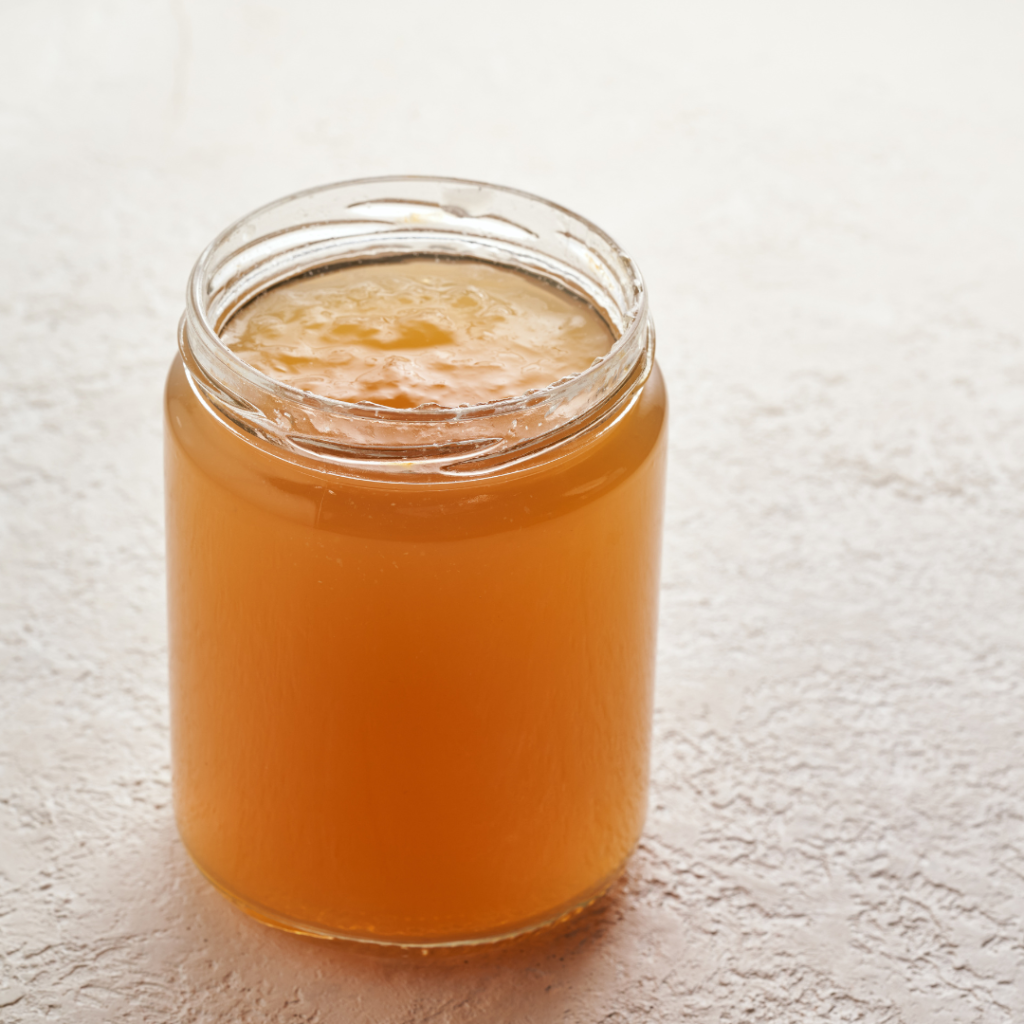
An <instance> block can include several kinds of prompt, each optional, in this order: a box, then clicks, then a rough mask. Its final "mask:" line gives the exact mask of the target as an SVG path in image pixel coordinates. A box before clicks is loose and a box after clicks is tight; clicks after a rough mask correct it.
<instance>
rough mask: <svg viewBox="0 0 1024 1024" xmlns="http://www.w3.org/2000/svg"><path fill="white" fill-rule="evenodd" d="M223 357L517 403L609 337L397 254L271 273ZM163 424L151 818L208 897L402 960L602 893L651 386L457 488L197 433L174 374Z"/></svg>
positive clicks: (639, 697) (649, 624)
mask: <svg viewBox="0 0 1024 1024" xmlns="http://www.w3.org/2000/svg"><path fill="white" fill-rule="evenodd" d="M332 293H333V294H334V296H335V297H334V298H333V299H332V298H331V294H332ZM346 295H347V296H348V297H347V298H346V297H345V296H346ZM488 311H490V313H488ZM495 311H497V312H495ZM499 314H500V315H499ZM488 315H491V319H490V320H488ZM325 325H326V326H325ZM403 332H404V333H403ZM439 335H445V337H439ZM353 339H354V340H353ZM552 339H553V340H552ZM224 340H225V342H226V343H227V344H229V346H230V347H232V349H233V350H234V351H235V352H236V354H238V355H239V356H240V357H242V358H244V359H247V360H248V361H250V362H252V363H253V364H254V365H255V366H257V367H258V368H259V369H261V370H262V371H263V372H265V373H267V374H268V375H271V376H276V377H278V378H279V379H283V380H285V381H287V382H288V383H292V384H293V385H295V386H299V387H303V388H306V389H307V390H316V391H318V392H320V393H322V394H324V393H326V394H330V395H332V396H334V397H341V398H344V399H346V400H348V401H360V400H363V401H365V400H372V401H375V402H378V403H381V404H387V403H391V404H393V405H397V406H398V407H407V406H408V405H409V404H422V403H423V402H424V401H425V402H433V403H435V404H449V405H450V404H461V403H462V402H480V401H487V400H490V399H489V398H488V397H485V396H490V397H492V398H493V397H502V396H503V395H504V394H508V393H509V390H508V389H509V388H512V389H513V390H512V391H511V394H521V393H523V392H524V391H526V390H530V389H531V388H535V387H543V386H544V385H545V384H548V383H551V382H552V381H554V380H556V379H559V378H561V377H564V376H565V375H566V374H567V373H576V372H579V371H580V370H582V369H585V368H586V367H587V366H589V365H590V363H591V362H592V361H593V359H594V358H595V357H597V356H600V355H601V354H603V352H605V351H607V350H608V348H609V346H610V345H611V343H612V336H611V333H610V332H609V329H608V327H607V326H606V325H605V323H604V321H603V320H602V319H601V318H600V317H599V316H598V314H597V313H596V312H595V311H594V310H593V309H592V308H591V307H589V306H588V305H587V304H585V303H584V302H582V301H581V300H579V299H577V298H575V297H573V296H570V295H569V294H568V293H566V292H564V291H563V290H561V289H559V288H556V287H555V286H554V285H550V284H547V283H545V282H542V281H539V280H537V279H531V278H528V277H527V276H525V275H523V274H521V273H519V272H516V271H512V270H507V269H504V268H499V267H495V266H493V265H490V264H482V263H476V262H472V261H448V262H438V261H431V260H414V261H407V262H405V263H399V264H395V263H382V264H366V265H361V266H358V267H353V268H349V269H345V270H342V271H336V272H333V273H331V274H326V275H319V276H316V277H308V278H302V279H299V280H297V281H294V282H289V283H288V284H286V285H284V286H282V287H279V288H276V289H274V290H272V291H271V292H268V293H266V294H264V295H263V296H261V297H260V298H258V299H257V300H256V301H255V302H253V303H251V304H250V305H249V306H248V307H246V308H245V310H243V311H242V312H241V313H240V314H239V315H238V316H237V317H236V318H235V320H234V321H233V322H232V323H231V324H229V326H228V328H227V329H226V331H225V332H224ZM549 342H550V344H549ZM470 350H472V351H470ZM552 353H553V355H552ZM548 356H551V358H547V361H545V359H546V357H548ZM396 357H400V358H401V359H402V360H405V362H404V363H400V364H396V363H395V362H394V361H393V360H394V359H395V358H396ZM389 359H390V360H392V362H391V363H389V362H388V360H389ZM473 363H475V365H476V369H474V368H473V367H472V366H470V364H473ZM389 366H390V367H391V368H392V372H390V374H389V371H388V367H389ZM396 366H398V367H399V371H394V367H396ZM453 367H454V369H452V368H453ZM481 367H482V369H481ZM336 369H337V370H338V372H335V371H336ZM441 399H443V401H441ZM166 412H167V427H168V430H167V493H168V563H169V594H170V616H171V632H170V635H171V638H172V642H171V674H172V726H173V730H172V731H173V752H174V780H175V802H176V809H177V815H178V821H179V826H180V829H181V833H182V836H183V838H184V841H185V843H186V845H187V846H188V848H189V850H190V852H191V853H192V855H193V856H194V858H195V859H196V861H197V863H198V864H199V865H200V867H201V868H202V870H203V871H204V872H205V873H206V874H207V875H208V876H209V877H210V878H211V880H213V881H214V882H215V883H216V884H217V885H219V886H220V887H221V888H222V889H223V890H224V891H225V892H227V893H228V894H229V895H230V896H232V897H233V898H234V899H236V900H237V901H238V902H239V903H241V904H242V905H243V906H244V907H245V908H246V909H247V910H249V911H250V912H251V913H253V914H255V915H256V916H259V917H262V918H264V919H266V920H269V921H271V922H273V923H276V924H279V925H284V926H285V927H288V926H292V927H296V928H299V929H300V930H309V931H321V932H323V933H325V934H332V935H343V936H350V937H353V938H365V939H376V940H379V941H391V942H405V943H412V944H416V943H421V942H422V943H434V942H454V941H465V940H472V939H476V938H486V937H488V936H493V935H500V934H506V933H509V932H513V931H516V930H520V929H523V928H526V927H530V926H532V925H536V924H540V923H543V922H545V921H548V920H552V919H554V918H557V917H558V916H559V915H560V914H562V913H564V912H566V911H567V910H569V909H571V908H573V907H574V906H578V905H580V904H581V903H584V902H586V901H587V900H588V899H590V898H592V897H593V896H594V895H596V894H597V893H598V892H600V891H601V890H602V889H603V888H604V887H605V886H607V884H608V883H609V882H610V881H611V880H612V879H613V878H614V877H615V876H616V874H617V873H618V871H619V870H620V869H621V867H622V865H623V863H624V861H625V859H626V857H627V856H628V855H629V853H630V851H631V850H632V848H633V846H634V844H635V843H636V841H637V838H638V836H639V832H640V829H641V826H642V823H643V819H644V813H645V804H646V789H647V771H648V767H647V766H648V747H649V728H650V716H651V688H652V681H653V659H654V645H655V630H656V619H657V588H658V562H659V555H658V552H659V544H660V532H661V524H660V519H661V507H662V486H663V466H664V430H663V424H664V417H665V395H664V389H663V386H662V383H661V378H660V376H659V374H658V371H657V368H655V370H654V371H653V373H652V375H651V377H650V378H649V379H648V380H647V382H646V384H644V386H643V391H642V394H641V396H640V398H639V400H638V401H637V402H636V403H635V404H634V405H633V406H632V407H631V409H630V411H629V412H628V413H627V414H626V415H625V416H624V417H623V418H621V419H620V420H619V421H618V422H617V423H616V424H615V425H614V426H613V427H611V428H610V429H607V430H606V431H605V432H604V433H603V434H602V435H601V436H600V437H599V438H597V440H596V441H594V440H593V439H590V443H585V442H584V440H582V439H581V440H579V442H578V443H576V442H573V443H570V444H569V445H568V446H567V447H563V448H561V449H560V450H559V452H558V454H557V457H555V456H551V457H548V458H545V457H543V456H542V457H539V458H538V459H536V460H534V461H533V462H532V463H530V464H527V465H526V466H522V465H520V466H516V467H510V468H508V469H506V470H504V471H502V470H501V469H500V468H499V469H497V470H495V471H493V472H491V473H489V474H487V475H485V476H483V477H477V478H470V479H437V478H433V477H431V478H427V479H410V478H403V477H396V478H394V479H389V480H380V479H367V478H364V477H360V476H359V475H358V474H355V473H347V472H343V471H338V470H334V469H332V468H330V467H329V466H327V465H325V464H323V463H320V464H317V463H316V462H315V461H314V460H303V459H301V458H294V457H291V456H287V455H286V454H285V453H283V452H282V451H281V450H280V449H278V448H277V447H276V446H275V445H273V444H270V443H268V442H265V441H262V440H260V439H258V438H256V437H254V436H252V435H250V434H247V433H243V432H241V431H239V430H236V429H234V428H231V427H229V426H227V425H226V424H224V423H223V422H222V421H221V420H220V419H219V418H217V417H216V416H215V415H213V414H212V413H211V412H210V411H209V409H208V408H207V407H206V406H205V405H204V404H203V403H202V402H201V401H200V400H199V398H197V396H196V393H195V391H194V390H193V388H192V386H191V385H190V383H189V380H188V378H187V376H186V374H185V372H184V369H183V367H182V364H181V361H180V359H179V360H177V361H176V362H175V364H174V366H173V367H172V370H171V374H170V377H169V380H168V387H167V400H166Z"/></svg>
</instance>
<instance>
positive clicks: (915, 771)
mask: <svg viewBox="0 0 1024 1024" xmlns="http://www.w3.org/2000/svg"><path fill="white" fill-rule="evenodd" d="M1022 54H1024V5H1022V4H1021V3H1019V2H1014V3H1010V2H1007V3H999V2H997V0H973V2H968V0H931V2H926V0H919V2H911V0H888V2H884V3H883V2H875V0H861V2H858V3H852V2H850V3H845V4H843V3H838V2H834V0H807V2H803V3H801V2H796V0H715V2H711V0H706V2H703V3H688V2H684V0H679V2H671V3H669V2H664V3H652V2H646V3H644V2H641V3H638V4H636V5H634V6H632V7H630V6H628V5H625V4H611V3H608V2H601V3H598V2H592V3H589V4H582V3H570V2H564V0H563V2H559V0H547V2H544V0H517V2H516V3H514V4H512V3H507V4H496V3H486V2H483V0H477V2H475V3H471V2H452V0H441V2H436V3H428V2H420V3H413V2H408V0H403V2H386V0H377V2H376V3H354V2H351V0H347V2H346V0H334V2H326V0H323V2H321V0H293V2H291V3H290V4H287V5H286V4H284V3H265V2H258V0H250V2H242V0H238V2H232V0H180V2H158V0H65V2H60V0H0V223H2V225H3V228H2V230H3V235H2V249H0V357H2V370H0V372H2V377H0V501H2V505H0V508H2V513H0V544H2V558H3V563H2V565H3V578H2V589H0V642H2V647H0V650H2V659H3V660H2V687H0V1020H2V1021H3V1022H4V1024H34V1022H37V1021H51V1020H52V1021H71V1022H82V1024H92V1022H102V1024H106V1022H133V1024H156V1022H189V1024H191V1022H196V1024H198V1022H204V1024H205V1022H210V1024H213V1022H229V1021H230V1022H258V1021H259V1022H261V1021H268V1022H281V1024H297V1022H300V1021H302V1022H309V1024H313V1022H317V1024H335V1022H338V1024H341V1022H344V1024H348V1022H352V1024H363V1022H366V1024H370V1022H373V1024H418V1022H428V1021H429V1022H432V1024H462V1022H469V1021H487V1022H495V1024H503V1022H537V1024H549V1022H559V1024H593V1022H604V1024H638V1022H689V1021H694V1022H701V1024H704V1022H707V1024H719V1022H748V1024H754V1022H758V1024H759V1022H767V1021H772V1022H793V1024H803V1022H819V1021H842V1022H847V1021H864V1022H869V1024H883V1022H884V1024H960V1022H964V1024H967V1022H971V1024H973V1022H984V1024H996V1022H999V1024H1003V1022H1006V1024H1020V1022H1021V1021H1024V795H1022V794H1024V678H1022V672H1024V629H1022V621H1021V618H1022V616H1021V613H1022V599H1024V286H1022V271H1024V260H1022V256H1024V231H1022V228H1024V216H1022V215H1024V56H1022ZM381 173H437V174H452V175H457V176H463V177H475V178H481V179H484V180H492V181H496V182H501V183H505V184H511V185H516V186H518V187H521V188H525V189H528V190H531V191H535V192H538V193H540V194H542V195H545V196H548V197H550V198H552V199H555V200H557V201H560V202H563V203H565V204H567V205H569V206H572V207H573V208H575V209H577V210H579V211H580V212H581V213H583V214H585V215H588V216H590V217H591V218H592V219H594V220H596V221H597V222H598V223H600V224H601V225H602V226H604V227H606V228H607V229H608V230H609V231H611V232H612V234H613V235H615V236H616V237H618V238H619V240H620V241H621V242H623V244H624V245H625V246H626V247H627V248H628V249H629V250H631V251H632V252H633V254H634V255H635V256H636V257H637V259H638V261H639V262H640V265H641V267H642V268H643V269H644V270H645V272H646V275H647V277H648V280H649V283H650V288H651V292H652V295H653V302H654V309H655V313H656V316H657V319H658V324H659V329H660V358H661V361H662V363H663V365H664V367H665V369H666V371H667V374H668V377H669V380H670V386H671V391H672V397H673V402H674V405H673V422H672V437H673V448H672V464H671V473H672V477H671V492H670V504H669V516H668V522H669V532H668V537H667V548H666V558H665V571H664V586H665V589H664V604H663V615H662V637H661V662H660V676H659V688H660V689H659V695H660V696H659V701H658V710H657V720H656V736H657V745H656V750H655V758H654V784H653V791H652V809H651V815H650V819H649V825H648V829H647V833H646V837H645V839H644V841H643V844H642V847H641V849H640V851H639V852H638V854H637V855H636V857H635V858H634V860H633V862H632V864H631V867H630V870H629V874H628V877H627V878H626V879H625V881H624V882H623V884H622V885H621V886H620V887H619V888H618V889H617V890H616V891H615V892H614V894H613V895H612V897H611V898H610V899H609V900H608V901H607V902H606V903H605V904H604V905H603V907H602V908H601V909H600V910H599V911H598V912H596V913H594V914H591V915H590V916H588V917H586V918H585V919H583V920H582V921H577V922H576V923H574V924H573V925H572V926H569V927H563V928H562V929H561V930H558V931H556V932H554V933H551V934H548V935H544V936H541V937H538V938H535V939H533V940H530V941H526V942H522V943H520V944H518V945H516V946H513V947H511V948H505V949H500V950H491V951H484V952H476V953H466V954H431V955H430V956H426V957H422V956H419V955H409V954H393V955H383V954H371V953H366V952H361V951H359V950H352V949H348V948H345V947H343V946H339V945H326V944H320V943H316V942H312V941H306V940H301V939H295V938H292V937H289V936H287V935H283V934H278V933H275V932H272V931H270V930H268V929H265V928H263V927H261V926H260V925H257V924H254V923H252V922H250V921H249V920H248V919H247V918H245V917H244V916H242V915H241V914H240V913H238V912H237V911H235V910H234V909H233V908H232V907H230V906H229V905H228V904H227V903H225V902H224V901H223V900H222V899H221V898H220V897H219V896H217V895H216V894H214V893H213V892H212V891H211V890H210V889H209V888H208V887H207V886H206V884H205V883H204V882H203V881H201V880H200V878H199V877H198V875H197V873H196V871H195V870H194V869H193V868H192V867H191V865H190V863H189V862H188V860H187V858H186V856H185V854H184V853H183V851H182V849H181V846H180V845H179V843H178V841H177V838H176V835H175V831H174V826H173V823H172V819H171V809H170V806H169V804H168V776H169V768H168V754H167V731H166V695H165V664H164V660H165V649H164V621H163V613H164V602H163V593H162V588H163V568H162V537H161V529H162V523H161V471H160V433H159V406H160V391H161V386H162V378H163V374H164V371H165V369H166V366H167V364H168V362H169V361H170V358H171V355H172V353H173V346H174V327H175V323H176V320H177V318H178V315H179V312H180V309H181V306H182V295H183V288H184V283H185V278H186V275H187V272H188V270H189V268H190V265H191V263H192V261H193V259H194V258H195V256H196V255H197V253H198V252H199V250H200V249H201V247H202V246H203V245H204V244H205V243H206V242H207V241H208V240H209V239H210V238H211V237H212V236H213V235H214V234H215V233H216V231H218V230H219V229H220V228H221V227H223V226H224V225H225V224H226V223H227V222H228V221H230V220H233V219H234V218H235V217H237V216H239V215H241V214H242V213H245V212H246V211H248V210H249V209H251V208H253V207H254V206H256V205H259V204H261V203H263V202H265V201H268V200H270V199H273V198H276V197H277V196H279V195H283V194H284V193H286V192H290V191H294V190H295V189H298V188H302V187H305V186H308V185H312V184H317V183H321V182H326V181H330V180H338V179H343V178H347V177H356V176H363V175H369V174H381Z"/></svg>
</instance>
